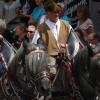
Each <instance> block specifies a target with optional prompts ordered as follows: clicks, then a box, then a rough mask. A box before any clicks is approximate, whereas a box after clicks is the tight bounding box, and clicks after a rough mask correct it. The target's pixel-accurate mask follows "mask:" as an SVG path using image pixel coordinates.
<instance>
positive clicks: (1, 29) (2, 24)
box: [0, 19, 6, 35]
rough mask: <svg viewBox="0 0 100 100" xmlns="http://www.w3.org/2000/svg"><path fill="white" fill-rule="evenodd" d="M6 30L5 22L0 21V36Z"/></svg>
mask: <svg viewBox="0 0 100 100" xmlns="http://www.w3.org/2000/svg"><path fill="white" fill-rule="evenodd" d="M5 29H6V22H5V20H3V19H0V35H3V33H4V32H5Z"/></svg>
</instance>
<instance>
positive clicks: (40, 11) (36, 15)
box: [29, 0, 46, 25]
mask: <svg viewBox="0 0 100 100" xmlns="http://www.w3.org/2000/svg"><path fill="white" fill-rule="evenodd" d="M35 3H36V5H37V7H36V8H34V9H33V12H32V16H31V17H30V20H29V23H33V24H34V25H37V24H38V21H39V19H40V17H41V16H43V15H45V14H46V12H45V9H44V5H43V0H35Z"/></svg>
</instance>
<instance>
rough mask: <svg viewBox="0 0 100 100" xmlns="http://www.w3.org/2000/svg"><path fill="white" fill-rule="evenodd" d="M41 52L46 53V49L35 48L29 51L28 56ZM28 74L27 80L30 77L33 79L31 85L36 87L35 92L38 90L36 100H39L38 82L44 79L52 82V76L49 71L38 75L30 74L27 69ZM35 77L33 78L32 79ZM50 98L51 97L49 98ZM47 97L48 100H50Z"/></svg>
mask: <svg viewBox="0 0 100 100" xmlns="http://www.w3.org/2000/svg"><path fill="white" fill-rule="evenodd" d="M40 52H46V49H40V48H39V47H37V48H35V49H29V50H28V52H27V53H28V54H29V53H40ZM26 72H27V73H28V74H27V78H28V76H30V77H31V79H30V83H31V84H32V85H33V86H34V87H35V90H36V92H37V95H36V97H35V98H36V100H38V99H39V91H38V89H37V85H36V83H37V81H39V80H41V79H43V78H45V77H46V78H48V79H49V80H50V74H49V72H48V71H47V70H44V71H42V72H40V73H37V74H34V75H33V74H29V72H28V70H27V67H26ZM32 76H33V77H32ZM48 97H49V96H48ZM48 97H47V98H48ZM46 100H47V99H46Z"/></svg>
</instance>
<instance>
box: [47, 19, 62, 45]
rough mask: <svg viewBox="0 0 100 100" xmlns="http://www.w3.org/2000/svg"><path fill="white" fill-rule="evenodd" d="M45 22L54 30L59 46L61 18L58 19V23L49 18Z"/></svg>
mask: <svg viewBox="0 0 100 100" xmlns="http://www.w3.org/2000/svg"><path fill="white" fill-rule="evenodd" d="M45 23H46V24H47V26H48V27H49V28H50V30H51V31H52V33H53V35H54V37H55V39H56V41H57V46H58V47H59V42H58V37H59V32H60V20H59V19H58V21H57V22H56V23H54V22H52V21H50V20H49V19H48V20H46V21H45Z"/></svg>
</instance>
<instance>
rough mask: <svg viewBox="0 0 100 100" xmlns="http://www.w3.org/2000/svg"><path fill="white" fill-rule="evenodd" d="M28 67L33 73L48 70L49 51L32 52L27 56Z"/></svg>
mask: <svg viewBox="0 0 100 100" xmlns="http://www.w3.org/2000/svg"><path fill="white" fill-rule="evenodd" d="M26 62H27V67H28V69H29V71H30V72H31V73H33V74H36V73H39V72H41V71H43V70H46V68H47V66H48V54H47V52H45V51H44V52H31V53H29V54H28V55H27V56H26Z"/></svg>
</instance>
